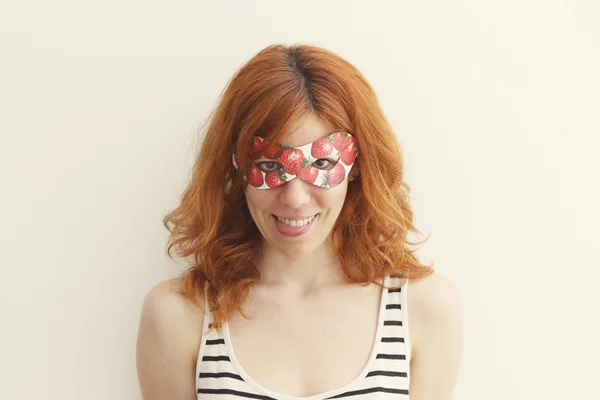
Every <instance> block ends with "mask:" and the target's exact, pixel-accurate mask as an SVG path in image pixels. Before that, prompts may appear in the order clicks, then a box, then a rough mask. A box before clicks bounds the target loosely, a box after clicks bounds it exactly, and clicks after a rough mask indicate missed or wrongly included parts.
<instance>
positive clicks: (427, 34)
mask: <svg viewBox="0 0 600 400" xmlns="http://www.w3.org/2000/svg"><path fill="white" fill-rule="evenodd" d="M599 20H600V3H598V2H597V1H594V0H588V1H575V0H563V1H559V0H543V1H542V0H538V1H536V0H502V1H500V0H496V1H476V0H470V1H469V0H456V1H418V2H408V1H348V0H344V1H329V2H327V1H322V0H321V1H302V2H283V1H223V2H218V3H217V2H207V1H204V2H200V1H191V0H188V1H178V0H170V1H166V0H164V1H157V0H143V1H142V0H137V1H134V0H121V1H102V2H101V1H95V2H91V1H80V0H79V1H75V0H70V1H68V0H57V1H54V2H45V1H7V0H1V1H0V114H1V118H0V133H1V135H2V141H1V144H0V177H1V190H2V192H1V193H2V196H1V200H0V201H1V210H2V211H1V213H2V230H1V231H0V240H1V251H2V258H3V262H2V264H1V275H0V324H1V326H0V398H1V399H7V400H8V399H38V398H43V399H49V400H50V399H52V400H54V399H57V400H58V399H63V400H64V399H78V400H80V399H89V400H95V399H140V398H141V396H140V394H139V389H138V383H137V376H136V370H135V340H136V335H137V327H138V318H139V312H140V306H141V303H142V300H143V298H144V296H145V294H146V292H147V291H148V290H149V288H150V287H152V286H153V285H154V284H156V283H157V282H159V281H161V280H164V279H167V278H169V277H173V276H176V275H177V274H178V273H179V272H180V271H181V270H182V267H181V266H180V265H177V264H176V263H173V262H172V261H169V260H167V259H166V257H165V254H164V245H165V240H166V230H165V229H164V228H163V227H162V223H161V219H162V216H163V215H164V214H165V213H166V212H167V211H168V210H170V209H172V208H173V207H174V206H175V205H176V202H177V200H178V197H179V195H180V193H181V191H182V189H183V187H184V183H185V182H186V179H187V176H188V175H187V174H188V172H189V170H190V167H191V162H192V157H193V154H194V151H195V138H196V132H197V130H198V128H199V127H200V125H201V124H202V122H203V121H204V120H205V118H206V117H207V116H208V113H209V112H210V110H211V109H212V107H213V105H214V103H215V101H216V100H217V97H218V95H219V94H220V92H221V90H222V89H223V87H224V85H225V83H226V82H227V80H228V79H229V78H230V77H231V75H232V74H233V73H234V72H235V70H236V69H237V68H239V67H240V66H241V65H242V64H243V63H245V62H246V61H247V60H248V59H249V58H250V57H251V56H252V55H254V54H255V53H256V52H258V51H259V50H260V49H262V48H263V47H265V46H267V45H269V44H272V43H278V42H283V43H288V44H290V43H295V42H304V43H311V44H316V45H320V46H323V47H326V48H329V49H331V50H333V51H335V52H337V53H338V54H340V55H341V56H343V57H345V58H346V59H348V60H349V61H350V62H352V63H354V64H355V65H356V66H357V67H358V68H359V69H360V70H361V71H362V72H363V73H364V75H365V76H366V77H367V79H369V80H370V82H371V83H372V85H373V86H374V88H375V90H376V92H377V93H378V95H379V97H380V100H381V103H382V106H383V108H384V110H385V112H386V115H387V116H388V118H389V120H390V121H391V123H392V125H393V127H394V128H395V130H396V132H397V134H398V136H399V138H400V140H401V142H402V146H403V148H404V151H405V153H406V171H407V180H408V183H409V184H410V185H411V186H412V188H413V197H412V204H413V206H414V209H415V213H416V224H417V227H418V228H419V229H421V230H422V231H423V232H424V233H425V234H427V233H431V234H432V237H431V239H430V240H429V241H428V242H427V243H426V244H425V245H424V246H422V248H421V250H420V255H421V257H422V258H423V261H425V262H427V263H430V262H433V263H434V264H435V267H436V268H437V271H438V272H439V273H440V274H442V275H445V276H447V277H449V278H450V279H452V280H453V282H455V284H456V285H457V286H458V288H459V290H460V291H461V293H462V295H463V298H464V303H465V318H466V320H465V328H466V332H465V335H466V336H465V344H466V347H465V353H464V358H463V365H462V369H461V374H460V377H459V380H458V383H457V387H456V391H455V398H456V399H467V400H480V399H487V400H506V399H527V400H529V399H532V398H534V399H548V400H553V399H566V398H569V399H584V398H585V399H591V398H600V395H598V392H599V390H598V386H597V381H598V376H599V375H600V354H599V353H600V350H599V348H600V346H599V344H598V337H600V324H599V323H598V321H597V319H598V314H599V313H598V306H599V305H600V301H599V295H598V292H597V287H598V283H597V282H598V279H599V278H600V273H599V269H600V262H599V261H598V260H599V259H600V250H599V246H598V236H599V234H598V226H599V224H600V212H599V211H598V205H599V204H600V189H599V187H598V181H599V180H600V179H599V178H598V174H599V173H600V161H598V152H599V151H600V138H599V136H600V121H599V110H600V95H599V93H600V78H599V76H598V73H599V71H600V28H598V25H597V22H598V21H599Z"/></svg>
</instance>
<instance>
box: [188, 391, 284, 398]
mask: <svg viewBox="0 0 600 400" xmlns="http://www.w3.org/2000/svg"><path fill="white" fill-rule="evenodd" d="M200 393H204V394H231V395H234V396H239V397H247V398H250V399H260V400H276V399H274V398H273V397H269V396H262V395H260V394H252V393H247V392H240V391H237V390H231V389H198V394H200Z"/></svg>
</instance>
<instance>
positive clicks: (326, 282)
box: [257, 243, 349, 292]
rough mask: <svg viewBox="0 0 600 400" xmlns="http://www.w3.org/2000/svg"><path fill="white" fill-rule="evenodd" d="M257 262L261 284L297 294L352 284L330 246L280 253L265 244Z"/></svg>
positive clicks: (324, 245)
mask: <svg viewBox="0 0 600 400" xmlns="http://www.w3.org/2000/svg"><path fill="white" fill-rule="evenodd" d="M262 249H263V250H262V253H261V254H260V255H259V257H258V260H257V268H258V270H259V272H260V275H261V278H260V284H261V285H268V286H279V287H281V288H285V289H286V290H293V291H296V290H297V291H302V292H306V291H317V290H319V289H323V288H326V287H329V286H331V285H339V284H343V283H348V282H349V280H348V277H347V276H346V274H345V273H344V272H343V271H342V269H341V267H340V264H339V261H338V259H337V256H336V255H335V252H334V251H333V249H332V248H331V246H328V245H326V244H323V245H322V246H320V247H319V248H317V249H315V250H313V251H310V252H301V253H294V252H292V251H289V250H288V251H286V252H284V251H280V250H278V249H274V248H272V247H270V246H269V244H268V243H265V244H264V245H263V248H262Z"/></svg>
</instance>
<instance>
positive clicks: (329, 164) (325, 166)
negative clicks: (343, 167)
mask: <svg viewBox="0 0 600 400" xmlns="http://www.w3.org/2000/svg"><path fill="white" fill-rule="evenodd" d="M335 164H336V161H333V160H330V159H328V158H319V159H318V160H315V161H314V162H313V163H312V166H313V167H315V168H318V169H322V170H329V169H331V168H333V167H335Z"/></svg>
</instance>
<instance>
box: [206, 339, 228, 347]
mask: <svg viewBox="0 0 600 400" xmlns="http://www.w3.org/2000/svg"><path fill="white" fill-rule="evenodd" d="M213 344H225V339H212V340H207V341H206V345H207V346H210V345H213Z"/></svg>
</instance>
